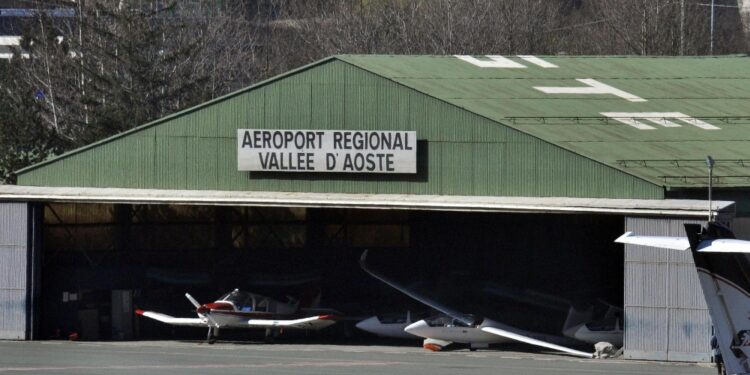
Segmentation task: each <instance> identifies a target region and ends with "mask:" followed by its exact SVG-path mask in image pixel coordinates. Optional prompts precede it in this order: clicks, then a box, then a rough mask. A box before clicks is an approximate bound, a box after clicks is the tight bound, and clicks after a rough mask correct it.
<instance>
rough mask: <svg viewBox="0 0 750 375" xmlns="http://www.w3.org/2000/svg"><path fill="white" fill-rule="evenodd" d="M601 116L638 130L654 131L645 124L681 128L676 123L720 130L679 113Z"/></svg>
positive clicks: (626, 113) (618, 113)
mask: <svg viewBox="0 0 750 375" xmlns="http://www.w3.org/2000/svg"><path fill="white" fill-rule="evenodd" d="M601 114H602V116H606V117H609V118H611V119H615V120H617V121H619V122H621V123H623V124H627V125H630V126H632V127H634V128H636V129H640V130H654V129H656V128H655V127H653V126H651V125H649V124H647V122H648V123H651V124H657V125H661V126H663V127H665V128H679V127H682V125H680V124H679V123H678V121H680V122H684V123H686V124H690V125H693V126H697V127H699V128H701V129H705V130H721V128H719V127H718V126H713V125H711V124H709V123H707V122H705V121H702V120H699V119H697V118H694V117H690V116H688V115H686V114H684V113H681V112H601Z"/></svg>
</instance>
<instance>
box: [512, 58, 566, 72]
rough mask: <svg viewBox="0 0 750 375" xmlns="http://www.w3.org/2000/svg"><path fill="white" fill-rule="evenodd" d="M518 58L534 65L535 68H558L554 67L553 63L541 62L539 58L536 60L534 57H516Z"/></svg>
mask: <svg viewBox="0 0 750 375" xmlns="http://www.w3.org/2000/svg"><path fill="white" fill-rule="evenodd" d="M518 57H520V58H521V59H523V60H524V61H527V62H530V63H532V64H534V65H536V66H541V67H542V68H546V69H549V68H559V66H557V65H555V64H553V63H551V62H549V61H544V60H542V59H540V58H538V57H536V56H531V55H518Z"/></svg>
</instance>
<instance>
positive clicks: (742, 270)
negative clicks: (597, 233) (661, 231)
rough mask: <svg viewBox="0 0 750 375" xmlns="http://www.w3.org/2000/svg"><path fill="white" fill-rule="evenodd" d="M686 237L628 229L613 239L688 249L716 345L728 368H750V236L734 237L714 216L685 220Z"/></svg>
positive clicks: (737, 371)
mask: <svg viewBox="0 0 750 375" xmlns="http://www.w3.org/2000/svg"><path fill="white" fill-rule="evenodd" d="M685 232H686V234H687V238H684V237H648V236H635V235H633V234H632V233H626V234H624V235H623V236H621V237H620V238H618V239H617V240H616V242H620V243H626V244H634V245H645V246H652V247H660V248H667V249H679V250H683V248H682V247H683V245H684V244H686V245H687V246H686V248H687V249H690V251H691V253H692V255H693V260H694V262H695V267H696V270H697V271H698V279H699V281H700V285H701V289H702V290H703V296H704V297H705V299H706V304H707V305H708V311H709V314H710V315H711V321H712V322H713V326H714V336H715V337H716V340H715V341H716V346H717V347H718V349H719V353H720V358H721V360H722V361H723V363H724V366H725V368H726V373H727V374H748V373H750V319H748V306H750V257H748V255H747V254H750V241H741V240H737V239H735V237H734V233H732V231H731V230H730V229H729V228H727V227H725V226H723V225H721V224H718V223H715V222H709V223H708V224H707V225H706V226H705V227H704V226H702V225H699V224H685Z"/></svg>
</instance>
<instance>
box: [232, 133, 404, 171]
mask: <svg viewBox="0 0 750 375" xmlns="http://www.w3.org/2000/svg"><path fill="white" fill-rule="evenodd" d="M237 169H238V170H240V171H267V172H347V173H417V132H415V131H379V130H372V131H351V130H263V129H238V130H237Z"/></svg>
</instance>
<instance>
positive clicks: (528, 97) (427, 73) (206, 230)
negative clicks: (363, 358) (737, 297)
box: [0, 55, 750, 361]
mask: <svg viewBox="0 0 750 375" xmlns="http://www.w3.org/2000/svg"><path fill="white" fill-rule="evenodd" d="M748 66H750V65H748V58H747V57H744V56H728V57H710V58H669V57H659V58H651V57H541V58H540V57H535V56H497V55H492V56H372V55H342V56H333V57H330V58H326V59H323V60H320V61H318V62H315V63H313V64H310V65H307V66H304V67H301V68H299V69H296V70H293V71H290V72H288V73H286V74H283V75H281V76H277V77H274V78H272V79H269V80H267V81H264V82H260V83H258V84H256V85H253V86H251V87H248V88H246V89H243V90H240V91H237V92H235V93H232V94H229V95H227V96H224V97H221V98H217V99H215V100H212V101H209V102H206V103H204V104H201V105H199V106H196V107H193V108H190V109H187V110H184V111H181V112H178V113H175V114H173V115H170V116H167V117H164V118H161V119H158V120H156V121H154V122H151V123H148V124H144V125H142V126H139V127H137V128H135V129H133V130H130V131H127V132H124V133H122V134H118V135H116V136H114V137H111V138H108V139H105V140H103V141H100V142H97V143H94V144H91V145H88V146H85V147H82V148H80V149H77V150H74V151H71V152H69V153H66V154H63V155H60V156H58V157H55V158H52V159H50V160H47V161H45V162H42V163H39V164H36V165H33V166H30V167H27V168H25V169H23V170H20V171H18V184H17V185H16V186H2V187H1V188H0V199H1V200H2V201H3V202H4V203H2V204H1V205H0V212H2V215H0V223H1V224H0V233H2V235H1V236H0V239H2V244H0V245H1V246H0V260H1V261H0V267H2V275H4V276H3V277H0V308H1V309H2V313H1V314H0V338H4V339H48V338H54V337H60V336H61V335H62V336H64V335H66V334H67V333H68V332H71V331H76V332H80V333H81V335H82V337H83V338H84V339H91V340H96V339H137V338H142V337H169V335H170V334H172V333H171V332H169V331H168V330H165V329H163V328H160V327H158V326H151V325H149V324H147V323H145V322H140V321H138V320H137V319H135V318H134V316H133V311H134V309H135V308H136V306H143V305H149V306H158V307H160V308H162V309H167V310H168V311H172V312H174V313H175V314H181V313H182V314H184V313H185V312H186V311H187V309H188V308H189V305H187V304H186V302H185V301H183V300H182V294H183V293H184V292H185V291H186V290H188V289H189V290H191V291H193V293H194V294H195V295H196V296H198V297H200V298H204V299H206V298H212V297H215V296H218V295H219V294H220V293H223V292H224V291H226V290H227V289H231V288H234V287H242V288H257V289H264V288H265V289H266V290H270V291H271V292H274V291H276V292H278V290H276V289H284V290H283V291H281V293H290V290H292V289H295V288H298V289H301V287H300V285H302V284H303V283H306V282H307V281H310V280H314V283H315V285H316V288H319V290H321V291H322V299H323V301H324V302H325V303H326V304H328V305H331V306H333V307H335V308H337V309H339V310H341V311H344V312H346V313H347V314H349V313H350V314H352V315H358V314H359V315H361V314H367V313H373V312H383V311H384V310H398V309H404V308H405V307H404V306H407V305H408V304H409V303H410V301H408V300H405V299H404V298H403V297H401V296H399V295H398V294H397V293H395V292H393V291H392V290H388V289H387V288H384V287H383V286H382V285H379V284H378V283H377V282H374V281H372V280H369V279H367V277H366V276H365V275H364V274H363V273H362V272H361V270H359V268H358V266H357V259H358V257H359V254H360V253H361V251H362V250H364V249H367V248H369V249H372V252H373V254H378V255H379V256H380V258H381V262H380V263H381V264H384V265H385V266H386V267H389V268H393V269H394V272H396V271H398V272H400V273H401V274H402V275H405V277H406V278H411V279H410V280H411V281H413V280H414V279H415V278H417V279H419V278H422V279H430V281H431V282H434V285H437V286H436V288H442V287H443V286H445V285H446V284H449V285H451V286H455V285H460V284H464V285H474V284H473V282H475V281H477V280H480V281H490V282H493V283H500V284H502V285H503V286H509V287H513V288H516V289H534V290H544V291H546V292H547V293H551V294H556V295H564V296H569V297H570V298H571V299H576V298H584V299H585V298H587V299H594V300H606V302H607V303H611V304H615V305H618V306H622V307H623V308H624V323H625V324H624V327H625V342H624V348H625V351H624V353H625V356H626V357H627V358H641V359H663V360H678V361H679V360H698V361H708V360H709V359H710V357H709V344H708V343H709V338H710V336H711V325H710V318H709V316H708V313H707V310H706V306H705V303H704V301H703V298H702V296H701V294H700V293H701V292H700V287H699V285H698V280H697V277H696V275H695V272H694V271H693V268H692V266H691V264H690V263H691V262H692V260H691V259H690V257H689V255H687V254H674V253H670V252H667V251H644V250H643V249H636V248H630V246H626V248H625V251H624V252H623V251H622V247H621V246H620V245H616V244H613V243H612V241H613V240H614V238H616V237H617V236H619V235H620V234H621V233H622V232H623V231H625V230H636V231H638V232H639V233H644V234H664V235H680V234H681V233H680V232H681V224H682V223H684V222H688V221H702V220H705V217H706V216H707V214H708V213H707V211H708V202H706V201H705V197H706V195H707V193H706V186H707V185H708V177H707V170H706V166H705V162H704V158H705V157H706V155H712V156H713V158H714V159H715V160H716V166H715V167H714V170H713V177H714V178H713V186H714V198H715V199H718V200H715V201H714V202H713V204H712V206H711V210H712V211H713V212H714V214H716V215H718V217H719V218H720V220H722V221H725V222H728V223H730V224H731V225H732V227H733V229H734V230H735V232H736V233H738V235H740V236H741V237H743V236H744V237H747V236H748V235H750V225H748V223H749V222H750V221H749V220H748V219H747V218H748V217H750V199H749V198H748V194H747V193H748V191H749V190H750V171H749V170H748V163H750V128H749V126H750V110H748V108H750V106H748V104H750V69H748ZM253 131H261V132H266V133H264V134H271V133H272V132H274V131H278V132H284V133H283V134H290V136H289V138H288V139H289V140H291V141H290V142H284V141H283V139H282V138H279V142H278V144H276V145H274V142H273V138H272V137H273V135H269V136H268V138H265V139H266V140H267V142H264V138H263V137H264V136H263V135H262V134H261V135H259V136H258V137H259V138H258V139H259V140H260V144H262V145H263V146H264V147H261V148H254V147H250V146H252V145H254V144H257V142H248V143H247V144H244V146H245V148H243V140H244V137H245V135H246V134H249V133H248V132H253ZM302 131H305V132H310V134H311V136H310V137H309V138H308V137H307V135H305V136H302V137H300V138H299V139H301V141H300V143H301V144H306V145H308V146H310V145H312V146H311V147H308V148H297V149H295V148H294V146H293V143H294V140H295V137H296V135H295V132H297V133H298V132H302ZM368 132H369V133H373V132H374V133H375V134H379V135H378V136H376V137H375V138H378V139H383V138H385V136H384V135H385V134H389V133H387V132H398V134H403V137H404V138H405V139H409V138H413V139H414V141H415V142H414V143H413V144H411V148H409V149H408V150H407V147H406V146H405V144H404V142H402V143H401V146H402V149H395V148H394V147H393V144H395V141H394V142H392V143H393V144H391V143H389V147H390V148H388V149H382V148H379V147H381V146H382V145H383V144H385V142H380V141H378V146H374V145H373V144H372V142H370V143H368V145H369V146H368V147H367V148H370V149H369V150H364V149H361V148H360V149H357V148H356V147H355V146H353V144H354V142H349V144H350V147H349V148H345V147H344V146H343V144H344V142H343V139H344V136H342V134H346V136H348V137H351V139H354V133H360V135H359V137H360V138H362V137H366V135H365V134H369V133H368ZM279 134H282V133H279ZM306 134H307V133H306ZM316 134H320V137H321V138H319V140H320V142H316V139H318V138H315V137H316ZM335 134H338V136H339V137H341V138H339V141H341V142H340V143H339V144H338V146H327V147H323V143H325V142H324V141H323V138H324V137H329V136H330V137H335V136H336V135H335ZM279 137H282V135H279ZM283 137H286V135H284V136H283ZM253 139H254V138H253ZM332 144H333V143H332ZM316 145H317V146H319V147H317V146H316ZM337 147H338V148H337ZM382 147H385V146H382ZM373 148H376V149H377V150H372V149H373ZM263 152H265V153H266V154H265V155H266V157H269V156H268V155H270V154H269V153H274V155H276V157H278V158H277V159H278V160H277V162H276V163H270V162H268V160H266V162H263V161H261V159H262V158H263V157H264V156H263V154H262V153H263ZM373 152H376V153H383V154H388V155H391V157H392V164H388V163H383V162H382V160H381V161H380V163H379V164H378V165H379V166H378V167H377V168H376V167H374V166H373V169H372V170H370V169H368V168H367V164H365V163H366V161H367V159H366V157H367V155H369V154H372V153H373ZM368 153H369V154H368ZM357 155H359V156H360V157H363V159H362V163H360V164H359V167H358V166H357V165H356V163H354V162H352V163H351V165H350V166H349V168H348V169H347V167H345V166H344V165H345V159H346V158H347V157H352V158H356V157H357ZM285 157H286V158H287V159H286V160H287V164H284V163H282V161H283V160H285V159H284V158H285ZM339 157H341V159H338V158H339ZM383 157H384V156H383ZM328 158H332V159H331V160H332V161H331V163H332V164H331V165H328V164H326V163H327V162H329V159H328ZM352 160H353V159H352ZM294 163H296V164H294ZM300 163H303V164H304V167H305V168H304V170H300V169H301V168H299V167H300V166H302V164H300ZM293 164H294V165H296V167H295V168H297V169H295V170H291V168H290V166H292V165H293ZM283 165H286V169H285V168H284V167H283ZM310 167H312V168H310ZM389 168H391V169H389ZM436 278H437V279H438V280H433V279H436ZM466 279H471V283H470V282H464V281H465V280H466ZM293 292H299V293H304V291H301V290H293ZM579 292H580V293H579ZM521 305H522V303H520V302H519V304H518V306H521ZM505 306H506V307H507V306H508V305H505ZM511 306H513V308H509V310H513V309H514V308H515V305H511ZM520 309H521V308H520V307H519V310H520ZM504 312H506V311H505V310H503V311H502V312H500V313H499V314H500V315H502V314H503V313H504ZM551 317H552V314H551V313H550V314H547V313H544V314H542V315H541V316H538V317H535V318H528V319H531V320H528V321H526V323H530V324H536V325H543V323H544V324H549V325H553V327H548V328H550V329H551V330H554V329H555V327H554V325H555V324H556V323H554V322H557V320H556V319H552V318H551ZM501 318H502V316H501Z"/></svg>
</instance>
